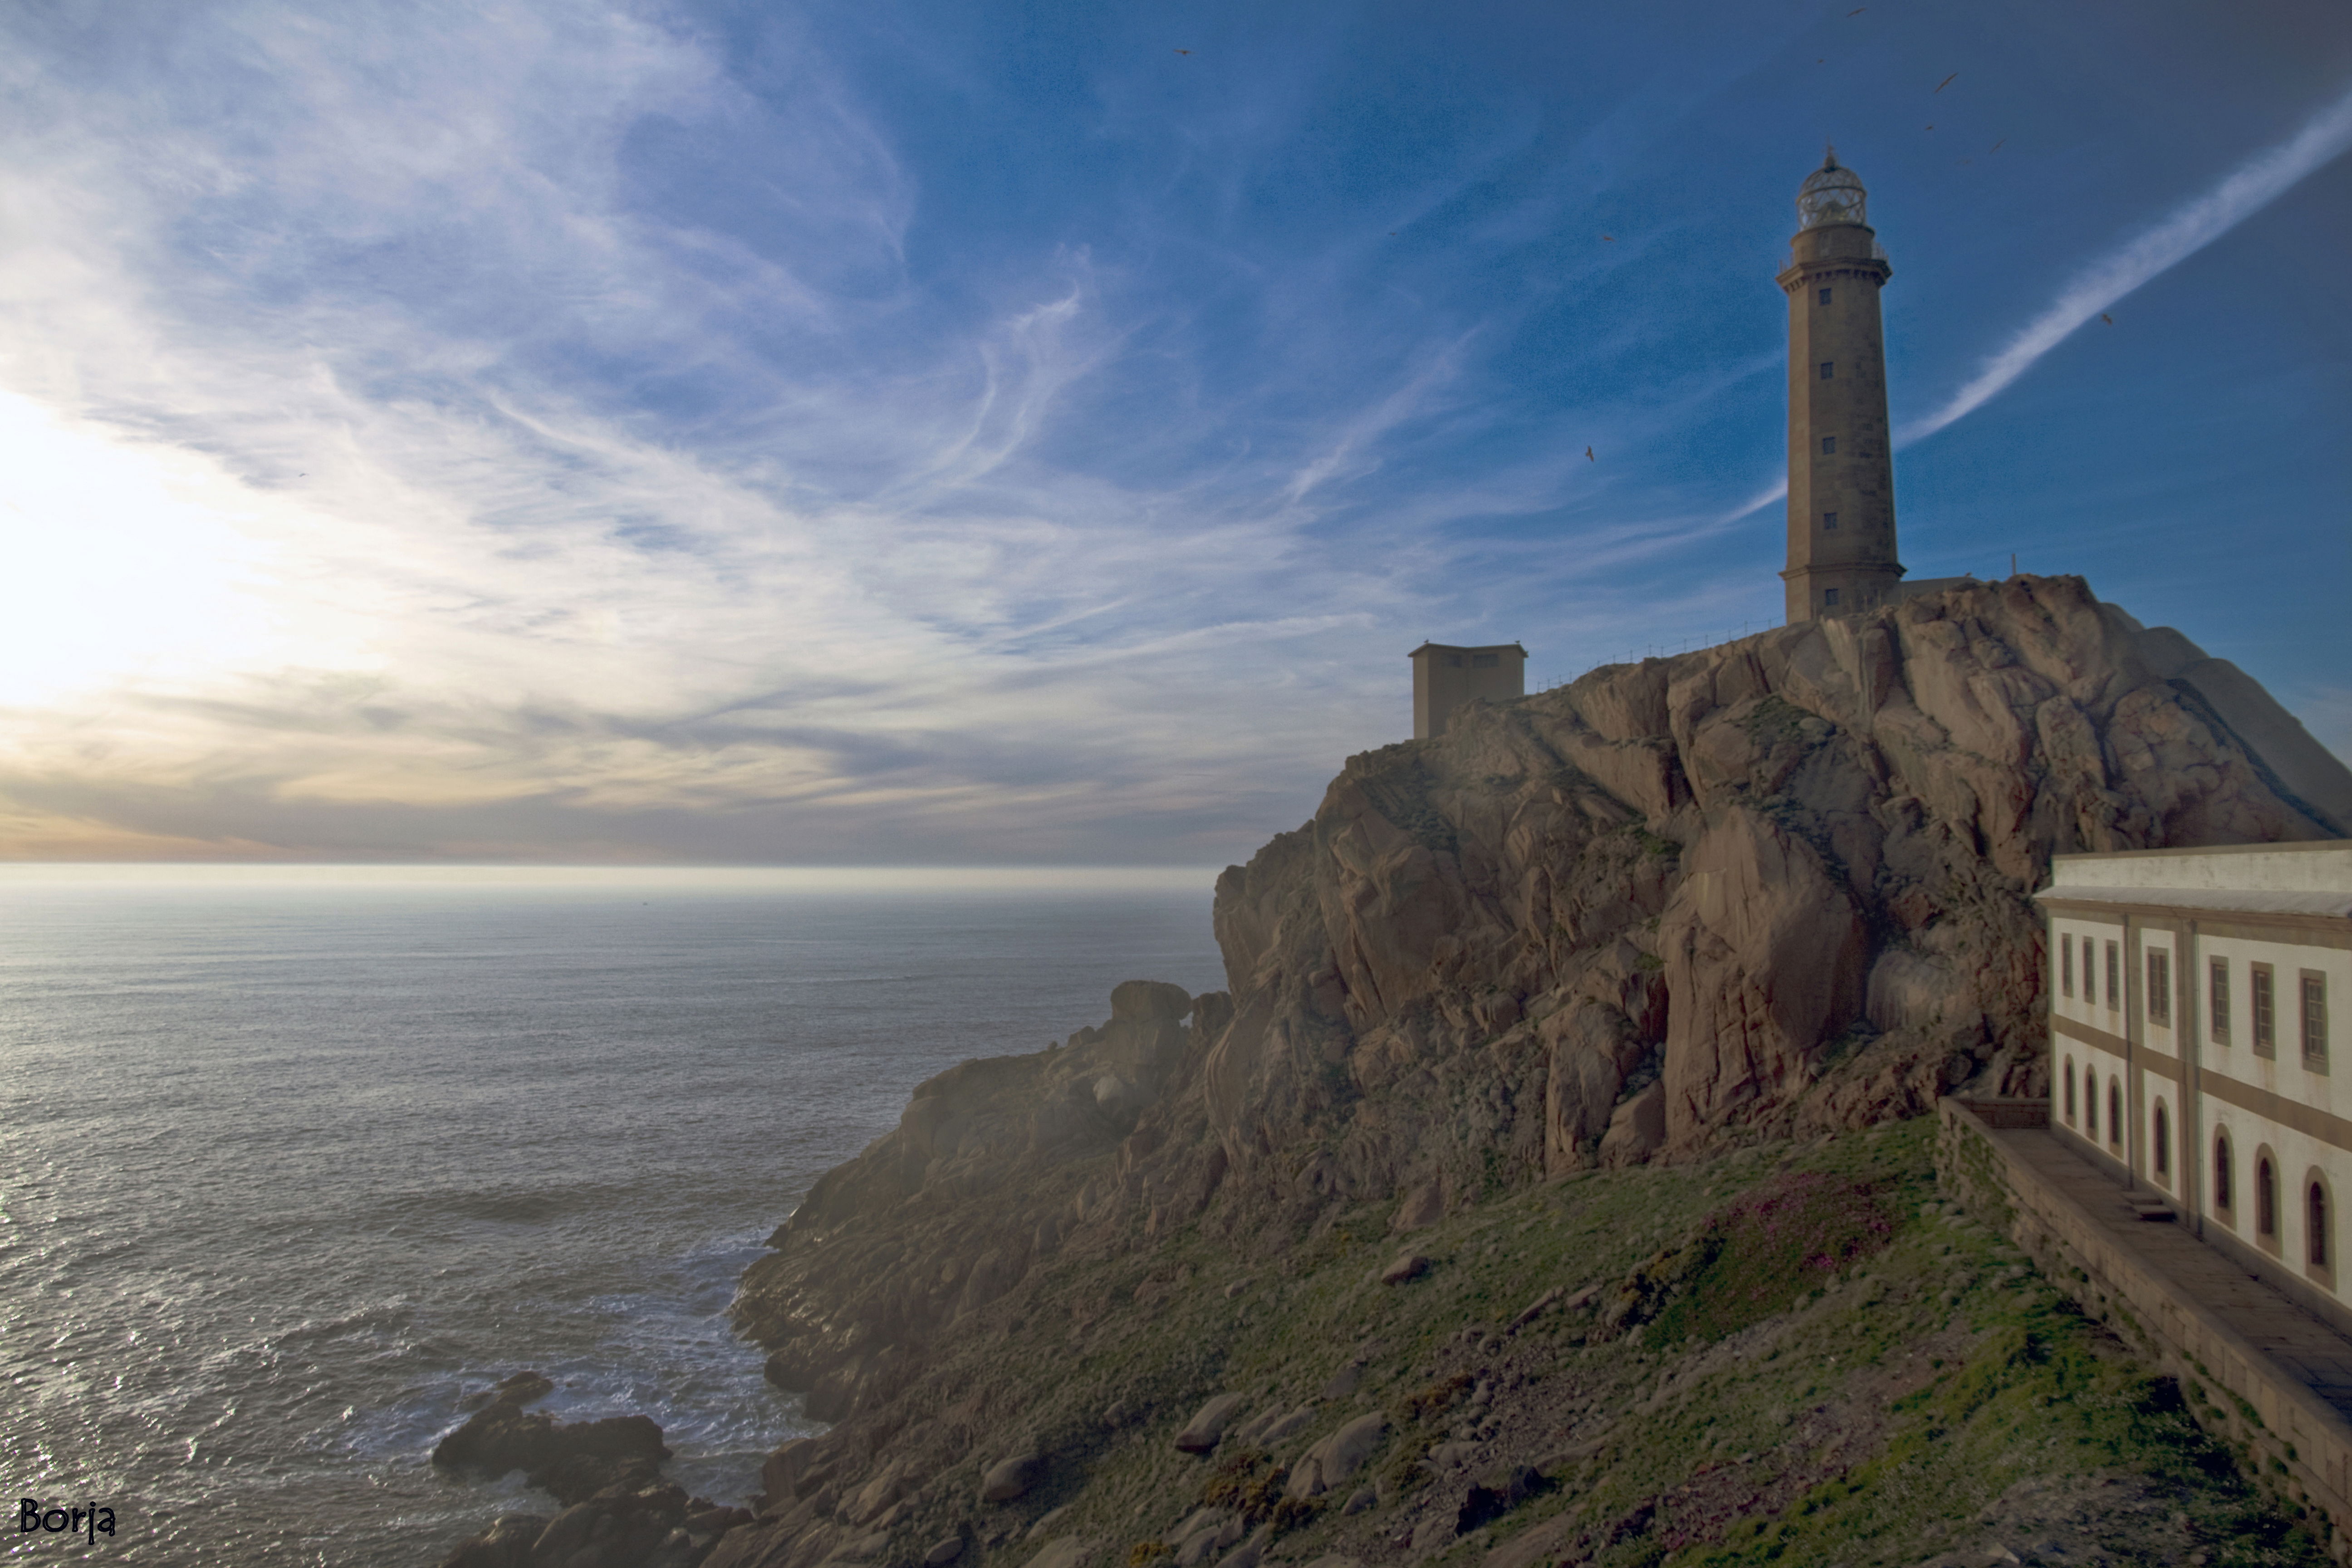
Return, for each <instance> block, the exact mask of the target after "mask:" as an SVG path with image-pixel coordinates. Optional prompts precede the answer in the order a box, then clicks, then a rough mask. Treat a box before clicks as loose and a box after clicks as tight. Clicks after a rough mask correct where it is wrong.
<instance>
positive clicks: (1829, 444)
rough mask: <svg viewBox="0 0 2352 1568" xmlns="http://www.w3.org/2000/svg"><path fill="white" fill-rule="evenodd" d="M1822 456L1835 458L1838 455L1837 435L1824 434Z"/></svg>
mask: <svg viewBox="0 0 2352 1568" xmlns="http://www.w3.org/2000/svg"><path fill="white" fill-rule="evenodd" d="M1836 456H1837V437H1834V436H1824V437H1822V457H1824V458H1834V457H1836Z"/></svg>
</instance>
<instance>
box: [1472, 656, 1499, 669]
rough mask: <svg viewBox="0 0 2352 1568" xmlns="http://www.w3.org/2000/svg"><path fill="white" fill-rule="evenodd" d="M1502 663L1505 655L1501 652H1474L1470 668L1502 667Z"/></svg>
mask: <svg viewBox="0 0 2352 1568" xmlns="http://www.w3.org/2000/svg"><path fill="white" fill-rule="evenodd" d="M1502 665H1503V656H1502V655H1501V654H1499V653H1474V654H1472V655H1471V656H1470V668H1473V669H1500V668H1502Z"/></svg>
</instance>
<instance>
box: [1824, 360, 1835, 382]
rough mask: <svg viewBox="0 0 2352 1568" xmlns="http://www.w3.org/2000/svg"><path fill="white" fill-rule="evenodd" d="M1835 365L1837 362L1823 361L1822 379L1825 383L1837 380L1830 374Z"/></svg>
mask: <svg viewBox="0 0 2352 1568" xmlns="http://www.w3.org/2000/svg"><path fill="white" fill-rule="evenodd" d="M1835 363H1836V362H1834V361H1832V360H1823V361H1822V380H1823V381H1831V380H1833V379H1835V378H1834V377H1832V375H1831V374H1830V372H1831V370H1832V368H1833V367H1834V365H1835Z"/></svg>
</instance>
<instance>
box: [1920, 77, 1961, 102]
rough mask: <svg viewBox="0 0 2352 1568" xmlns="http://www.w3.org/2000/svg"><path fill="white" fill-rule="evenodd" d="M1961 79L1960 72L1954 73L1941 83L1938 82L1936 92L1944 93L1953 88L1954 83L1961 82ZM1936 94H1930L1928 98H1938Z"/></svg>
mask: <svg viewBox="0 0 2352 1568" xmlns="http://www.w3.org/2000/svg"><path fill="white" fill-rule="evenodd" d="M1959 79H1960V73H1959V72H1958V71H1954V72H1953V73H1952V74H1951V75H1949V76H1948V77H1946V78H1945V79H1943V80H1941V81H1939V82H1937V84H1936V92H1941V91H1943V90H1944V89H1946V88H1948V87H1949V86H1951V85H1952V84H1953V83H1954V82H1956V81H1958V80H1959ZM1936 92H1931V93H1929V94H1928V95H1927V96H1928V97H1929V98H1933V97H1935V96H1936Z"/></svg>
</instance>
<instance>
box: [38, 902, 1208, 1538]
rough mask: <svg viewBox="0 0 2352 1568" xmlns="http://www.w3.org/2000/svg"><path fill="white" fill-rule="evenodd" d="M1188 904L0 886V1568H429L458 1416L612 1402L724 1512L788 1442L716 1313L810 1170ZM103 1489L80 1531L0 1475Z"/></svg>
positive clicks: (1156, 938)
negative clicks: (19, 1563)
mask: <svg viewBox="0 0 2352 1568" xmlns="http://www.w3.org/2000/svg"><path fill="white" fill-rule="evenodd" d="M1208 908H1209V892H1208V888H1207V879H1206V878H1205V877H1203V878H1201V879H1198V885H1197V886H1193V887H1187V888H1171V887H1167V886H1160V887H1139V888H1130V889H1110V888H1103V887H1099V886H1097V887H1092V888H1080V889H985V888H983V889H971V888H924V887H920V886H904V885H901V886H898V887H894V888H891V889H883V890H872V889H855V888H839V887H835V888H817V889H809V888H801V887H792V886H777V887H762V886H746V885H731V884H730V885H701V884H694V885H671V884H649V885H645V886H639V885H636V884H635V883H628V882H623V883H618V884H612V885H607V884H603V883H588V882H582V883H565V884H562V885H540V884H536V883H517V884H501V883H495V882H492V883H482V884H468V885H463V886H452V885H445V884H436V883H432V882H421V883H415V884H402V883H393V884H381V885H374V884H371V885H360V886H349V885H336V884H327V883H320V884H310V883H294V884H287V885H278V884H267V885H248V884H239V883H226V884H218V885H215V884H210V883H197V882H190V883H186V884H179V883H167V884H150V883H139V882H135V881H129V882H109V883H89V884H83V883H77V882H73V881H69V880H67V881H57V880H51V881H43V880H39V879H32V880H20V879H0V1093H5V1107H6V1110H5V1117H0V1364H4V1365H5V1369H6V1376H7V1382H8V1395H7V1397H8V1405H7V1408H6V1410H5V1413H0V1484H5V1487H6V1488H7V1491H6V1501H7V1506H8V1509H9V1512H10V1515H11V1518H10V1520H9V1521H8V1527H7V1528H6V1529H5V1531H0V1542H4V1543H5V1544H0V1556H5V1557H6V1558H7V1559H8V1560H9V1561H12V1562H13V1561H16V1560H18V1559H22V1560H25V1561H28V1562H30V1561H39V1562H52V1561H54V1562H72V1561H81V1560H83V1559H85V1558H86V1559H88V1560H89V1561H92V1562H100V1561H104V1562H119V1563H135V1564H156V1565H160V1568H180V1565H188V1568H196V1565H204V1564H221V1565H224V1568H226V1565H232V1564H234V1565H238V1568H262V1565H270V1564H298V1563H299V1564H331V1565H333V1568H411V1565H425V1564H430V1563H434V1562H436V1560H437V1559H438V1558H439V1557H440V1555H441V1554H442V1553H444V1552H446V1551H447V1550H448V1548H449V1547H450V1546H451V1545H453V1544H454V1543H455V1542H457V1541H459V1540H461V1539H463V1538H464V1537H465V1536H466V1535H467V1534H469V1533H471V1532H472V1531H474V1530H476V1529H478V1528H479V1527H480V1526H481V1525H482V1524H484V1523H486V1522H487V1521H488V1520H489V1519H490V1518H491V1517H492V1516H493V1515H494V1514H496V1513H498V1512H499V1511H501V1510H505V1509H508V1508H512V1507H519V1506H525V1507H533V1508H537V1509H539V1510H551V1508H552V1504H551V1501H550V1500H547V1499H546V1498H544V1497H543V1496H541V1495H540V1494H537V1493H533V1492H530V1491H528V1490H527V1489H524V1488H523V1487H522V1486H521V1485H520V1478H509V1480H507V1481H506V1482H504V1483H478V1482H477V1483H467V1482H463V1481H458V1480H454V1479H449V1478H446V1477H444V1476H441V1475H438V1474H436V1473H435V1472H434V1471H433V1469H432V1468H431V1467H430V1466H429V1465H428V1464H427V1463H426V1455H427V1453H428V1452H429V1450H430V1448H431V1447H432V1445H433V1443H434V1441H435V1440H436V1438H437V1437H438V1436H439V1435H440V1434H442V1433H443V1432H445V1431H446V1430H447V1429H448V1428H449V1427H451V1426H454V1425H455V1424H456V1423H457V1421H459V1420H460V1419H462V1411H461V1406H460V1402H461V1401H462V1400H464V1399H465V1398H466V1397H467V1395H468V1394H474V1393H477V1392H478V1391H480V1390H482V1389H484V1388H486V1387H487V1386H488V1384H491V1383H492V1382H494V1381H496V1380H497V1379H498V1378H499V1377H502V1376H505V1375H506V1374H508V1373H512V1372H516V1371H519V1370H521V1369H523V1368H526V1367H530V1368H537V1369H538V1370H540V1371H541V1372H544V1373H547V1374H548V1375H549V1376H551V1377H552V1378H553V1379H555V1381H556V1383H557V1384H558V1392H557V1393H556V1394H555V1395H553V1396H552V1397H551V1399H550V1400H549V1401H548V1402H547V1403H546V1405H543V1406H542V1408H547V1409H550V1410H552V1411H554V1412H556V1413H557V1414H559V1415H563V1416H566V1417H570V1418H582V1417H587V1416H593V1415H610V1414H617V1413H620V1412H624V1411H633V1410H634V1411H642V1412H644V1413H645V1414H646V1415H651V1416H652V1417H653V1418H654V1419H655V1420H656V1421H658V1422H660V1423H661V1424H662V1426H663V1427H664V1428H665V1431H666V1434H667V1442H668V1443H669V1445H670V1447H672V1448H673V1449H674V1450H676V1451H677V1454H678V1456H679V1457H678V1458H677V1461H676V1462H675V1463H674V1464H673V1466H672V1471H673V1474H674V1475H675V1476H676V1477H677V1479H679V1480H681V1481H682V1482H684V1483H685V1484H686V1485H687V1486H688V1488H689V1489H692V1490H694V1491H696V1492H698V1493H701V1494H703V1495H706V1496H709V1497H713V1498H717V1499H719V1500H729V1501H732V1500H740V1499H741V1498H743V1497H744V1496H746V1495H747V1494H748V1493H749V1492H750V1491H751V1490H752V1489H754V1487H755V1486H756V1483H757V1475H758V1469H759V1464H760V1460H761V1458H762V1457H764V1455H765V1454H766V1453H767V1451H768V1450H769V1449H771V1448H772V1447H773V1446H774V1445H775V1444H776V1443H778V1442H780V1441H782V1439H783V1438H784V1437H786V1436H790V1435H792V1434H793V1433H795V1432H800V1431H805V1430H810V1429H811V1428H810V1427H809V1426H807V1425H806V1424H805V1422H804V1421H803V1418H802V1417H801V1416H800V1415H799V1413H798V1411H797V1410H796V1408H795V1405H794V1402H793V1400H792V1399H791V1398H790V1397H789V1396H785V1395H782V1394H778V1393H776V1392H775V1391H773V1390H772V1389H770V1388H769V1387H767V1386H766V1384H764V1383H762V1381H761V1377H760V1355H759V1353H758V1352H757V1351H756V1349H755V1348H754V1347H752V1346H751V1345H749V1344H747V1343H744V1342H740V1341H737V1340H736V1339H734V1338H733V1337H732V1335H731V1334H730V1331H729V1329H728V1326H727V1322H726V1320H725V1317H724V1310H725V1308H726V1305H727V1303H728V1300H729V1299H730V1296H731V1294H732V1291H733V1289H734V1284H735V1281H736V1279H738V1277H739V1276H740V1274H741V1272H742V1270H743V1269H744V1268H746V1267H747V1266H748V1265H749V1264H750V1263H751V1262H752V1261H753V1260H754V1259H755V1258H758V1257H759V1256H760V1255H761V1242H762V1239H763V1238H764V1237H766V1236H767V1234H768V1233H769V1232H770V1231H771V1230H772V1229H773V1228H774V1226H776V1225H777V1224H778V1223H779V1222H780V1221H782V1219H783V1218H785V1217H786V1215H789V1214H790V1213H791V1211H792V1208H793V1205H794V1203H795V1202H796V1201H797V1199H798V1198H799V1196H800V1194H802V1193H803V1192H804V1191H806V1189H807V1187H808V1184H810V1182H811V1181H812V1180H814V1178H815V1177H816V1176H817V1175H818V1174H819V1173H822V1172H823V1171H824V1170H825V1169H826V1168H827V1167H828V1166H830V1165H833V1164H835V1163H838V1162H839V1161H841V1160H843V1159H845V1158H846V1157H848V1156H849V1155H851V1154H853V1153H855V1152H856V1151H857V1150H858V1149H859V1148H861V1147H863V1146H864V1145H865V1144H866V1142H868V1141H869V1140H871V1139H872V1138H874V1137H875V1136H877V1135H878V1134H879V1133H881V1132H882V1131H887V1129H888V1128H889V1127H890V1126H892V1125H894V1124H895V1122H896V1121H897V1117H898V1110H899V1109H900V1107H901V1106H902V1105H903V1104H904V1102H905V1100H906V1096H907V1091H908V1089H910V1088H911V1087H912V1086H913V1085H914V1084H915V1083H917V1082H918V1081H919V1080H920V1079H923V1078H925V1077H927V1076H928V1075H929V1074H931V1073H933V1072H936V1071H938V1070H940V1068H944V1067H947V1066H949V1065H951V1064H952V1063H954V1062H957V1061H960V1060H962V1059H964V1058H968V1057H973V1056H984V1055H996V1054H1001V1053H1004V1052H1012V1051H1027V1050H1034V1049H1036V1048H1038V1047H1041V1046H1043V1045H1044V1044H1045V1042H1046V1041H1047V1040H1048V1039H1049V1038H1051V1037H1056V1036H1063V1035H1066V1034H1068V1033H1069V1032H1070V1031H1071V1030H1072V1029H1075V1028H1076V1027H1078V1026H1081V1025H1084V1024H1090V1023H1098V1022H1100V1021H1101V1020H1102V1019H1103V1018H1104V1017H1105V1016H1108V992H1109V988H1110V986H1111V985H1113V984H1116V983H1117V982H1118V981H1120V980H1123V979H1129V978H1137V977H1150V978H1156V979H1164V980H1172V981H1175V982H1177V983H1179V984H1183V985H1185V986H1187V987H1188V988H1190V989H1192V990H1193V991H1195V992H1198V991H1202V990H1206V989H1210V988H1212V987H1213V986H1216V985H1219V984H1223V980H1222V976H1221V974H1220V972H1219V968H1218V964H1217V961H1216V957H1215V952H1214V947H1213V942H1212V941H1211V938H1210V932H1209V920H1208ZM23 1498H35V1499H39V1500H42V1501H43V1502H44V1503H48V1502H52V1501H54V1502H57V1503H59V1504H73V1505H79V1504H80V1503H81V1502H83V1501H85V1500H88V1501H91V1502H95V1503H97V1504H100V1505H101V1506H105V1507H110V1508H111V1509H113V1510H114V1513H115V1518H116V1521H117V1531H118V1533H117V1534H116V1535H115V1536H114V1537H113V1538H112V1539H108V1538H106V1537H103V1536H101V1537H100V1538H99V1539H98V1540H97V1542H96V1543H95V1544H94V1546H86V1545H84V1544H82V1543H81V1542H80V1541H79V1538H76V1539H75V1540H73V1541H71V1542H68V1539H67V1538H65V1537H63V1536H61V1535H53V1534H45V1533H33V1534H25V1533H22V1532H19V1531H16V1528H15V1524H16V1520H15V1518H14V1515H15V1512H16V1504H17V1500H19V1499H23Z"/></svg>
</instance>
